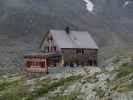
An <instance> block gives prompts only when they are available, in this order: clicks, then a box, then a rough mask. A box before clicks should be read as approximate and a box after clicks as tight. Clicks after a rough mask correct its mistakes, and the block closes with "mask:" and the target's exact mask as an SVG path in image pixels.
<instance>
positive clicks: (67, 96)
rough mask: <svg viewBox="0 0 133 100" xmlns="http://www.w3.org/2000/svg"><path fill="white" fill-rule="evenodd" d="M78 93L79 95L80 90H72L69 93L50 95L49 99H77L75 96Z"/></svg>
mask: <svg viewBox="0 0 133 100" xmlns="http://www.w3.org/2000/svg"><path fill="white" fill-rule="evenodd" d="M79 95H80V92H72V93H71V94H69V95H64V96H54V97H50V100H78V99H77V96H79ZM80 100H81V99H80Z"/></svg>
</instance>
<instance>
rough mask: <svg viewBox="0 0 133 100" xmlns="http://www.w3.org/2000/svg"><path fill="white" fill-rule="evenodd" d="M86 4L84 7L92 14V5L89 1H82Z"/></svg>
mask: <svg viewBox="0 0 133 100" xmlns="http://www.w3.org/2000/svg"><path fill="white" fill-rule="evenodd" d="M83 1H84V2H86V7H87V10H88V11H89V12H93V8H94V4H93V3H92V2H91V1H90V0H83Z"/></svg>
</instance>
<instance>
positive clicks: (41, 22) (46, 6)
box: [0, 0, 133, 66]
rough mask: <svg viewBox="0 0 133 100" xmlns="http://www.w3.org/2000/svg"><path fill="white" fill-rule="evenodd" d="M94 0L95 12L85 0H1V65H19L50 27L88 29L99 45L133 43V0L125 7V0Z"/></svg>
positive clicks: (125, 45)
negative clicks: (88, 7)
mask: <svg viewBox="0 0 133 100" xmlns="http://www.w3.org/2000/svg"><path fill="white" fill-rule="evenodd" d="M91 1H92V3H93V4H94V7H93V11H92V12H90V11H88V10H87V8H86V2H85V1H84V0H4V1H0V55H1V56H0V64H1V66H14V64H17V66H18V63H19V62H22V61H21V60H19V59H18V58H20V57H22V54H23V53H24V52H25V51H27V50H33V49H38V47H39V44H40V41H41V39H42V36H44V33H45V32H46V31H48V29H51V28H54V29H64V28H65V27H66V26H70V27H71V29H75V30H88V31H89V32H90V33H91V34H92V36H93V37H94V39H95V40H96V41H97V43H98V45H99V47H100V48H103V47H104V48H105V47H112V48H113V47H114V46H115V47H124V48H125V47H129V44H132V43H133V34H132V32H133V29H132V25H133V21H132V19H133V18H132V16H133V15H132V2H131V1H130V2H131V3H127V4H126V6H125V7H123V5H124V4H125V2H126V1H125V0H117V1H116V0H111V1H108V0H91ZM105 55H106V54H105ZM7 62H8V63H7ZM15 66H16V65H15Z"/></svg>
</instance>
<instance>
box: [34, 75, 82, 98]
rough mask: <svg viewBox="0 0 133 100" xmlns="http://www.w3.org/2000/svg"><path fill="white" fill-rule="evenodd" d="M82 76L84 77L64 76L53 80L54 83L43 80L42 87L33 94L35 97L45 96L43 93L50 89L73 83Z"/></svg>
mask: <svg viewBox="0 0 133 100" xmlns="http://www.w3.org/2000/svg"><path fill="white" fill-rule="evenodd" d="M81 78H82V76H71V77H68V78H66V79H64V78H62V79H60V80H58V81H55V82H52V83H50V82H48V83H46V82H42V83H41V87H40V88H38V89H35V91H33V93H32V96H33V97H40V96H43V95H45V94H47V93H48V92H49V91H52V90H54V89H56V88H57V87H59V86H65V85H68V84H71V83H73V82H75V81H77V80H79V79H81Z"/></svg>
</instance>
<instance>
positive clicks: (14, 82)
mask: <svg viewBox="0 0 133 100" xmlns="http://www.w3.org/2000/svg"><path fill="white" fill-rule="evenodd" d="M81 78H82V76H70V77H68V78H66V79H64V78H62V79H59V80H49V79H47V80H42V81H36V84H35V86H34V87H35V88H34V89H33V91H31V90H30V86H28V85H26V84H25V83H26V80H24V79H23V78H19V77H14V78H8V77H7V78H1V80H0V90H1V91H0V100H34V99H35V98H38V97H41V96H44V95H46V94H47V93H48V92H49V91H52V90H54V89H56V88H58V87H59V86H65V85H69V84H71V83H73V82H75V81H77V80H79V79H81ZM66 97H67V96H66ZM70 97H71V98H72V96H70ZM60 98H61V97H60ZM62 98H63V97H62ZM66 100H68V99H66Z"/></svg>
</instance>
